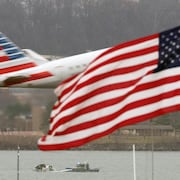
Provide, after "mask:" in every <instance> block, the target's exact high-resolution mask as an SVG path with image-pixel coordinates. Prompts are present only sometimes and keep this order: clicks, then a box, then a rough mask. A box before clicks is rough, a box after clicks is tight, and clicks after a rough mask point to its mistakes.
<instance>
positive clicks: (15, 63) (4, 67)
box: [0, 32, 36, 75]
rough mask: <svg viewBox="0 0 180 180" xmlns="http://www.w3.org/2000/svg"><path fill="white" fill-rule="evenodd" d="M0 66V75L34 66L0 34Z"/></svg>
mask: <svg viewBox="0 0 180 180" xmlns="http://www.w3.org/2000/svg"><path fill="white" fill-rule="evenodd" d="M0 65H1V66H0V75H2V74H7V73H10V72H15V71H19V70H22V69H27V68H31V67H35V66H36V64H35V63H34V62H33V61H32V60H30V58H28V57H27V56H26V55H25V54H24V52H23V51H22V50H21V49H20V48H18V47H17V46H16V45H15V44H14V43H13V42H12V41H11V40H10V39H9V38H7V37H6V36H5V35H4V34H3V33H1V32H0Z"/></svg>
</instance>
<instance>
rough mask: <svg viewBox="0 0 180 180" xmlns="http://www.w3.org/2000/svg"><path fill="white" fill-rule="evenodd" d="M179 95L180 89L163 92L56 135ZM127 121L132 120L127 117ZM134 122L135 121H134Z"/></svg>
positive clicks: (92, 125)
mask: <svg viewBox="0 0 180 180" xmlns="http://www.w3.org/2000/svg"><path fill="white" fill-rule="evenodd" d="M178 95H180V89H178V90H174V91H171V92H167V93H163V94H160V95H157V96H154V97H150V98H147V99H142V100H139V101H136V102H133V103H130V104H127V105H126V106H124V107H123V108H121V109H120V110H119V111H117V112H115V113H113V114H112V115H108V116H106V117H103V118H102V117H101V118H97V119H95V120H93V121H90V122H86V123H82V124H78V125H75V126H72V127H70V128H67V129H66V130H64V131H63V132H57V133H56V134H55V135H64V134H68V133H73V132H76V131H80V130H83V129H88V128H91V127H94V126H96V125H101V124H104V123H107V122H110V121H112V120H114V119H116V118H118V117H120V116H121V114H123V113H124V112H126V111H128V110H131V109H135V108H138V107H141V106H145V105H148V104H153V103H156V102H159V101H161V100H164V99H168V98H171V97H174V96H178ZM134 118H135V117H134ZM126 121H130V120H129V119H127V120H126ZM132 123H134V122H132Z"/></svg>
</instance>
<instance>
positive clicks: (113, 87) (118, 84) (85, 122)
mask: <svg viewBox="0 0 180 180" xmlns="http://www.w3.org/2000/svg"><path fill="white" fill-rule="evenodd" d="M179 49H180V26H178V27H176V28H173V29H170V30H167V31H164V32H161V33H158V34H154V35H150V36H147V37H143V38H140V39H137V40H133V41H130V42H126V43H123V44H120V45H117V46H115V47H113V48H111V49H109V50H107V51H106V52H104V53H102V54H101V55H100V56H98V57H97V58H96V59H95V60H94V61H92V63H90V64H89V66H88V67H87V69H86V70H85V71H84V72H83V73H81V74H79V75H77V76H75V77H72V78H71V79H68V80H66V81H64V82H63V83H62V84H60V85H59V86H58V87H57V88H56V90H55V93H56V95H57V97H58V101H57V102H56V103H55V105H54V107H53V110H52V112H51V120H50V127H49V132H48V135H46V136H44V137H42V138H41V139H39V141H38V146H39V148H40V149H41V150H62V149H68V148H72V147H77V146H80V145H83V144H85V143H87V142H89V141H92V140H95V139H97V138H100V137H102V136H105V135H107V134H109V133H112V132H113V131H114V130H116V129H117V128H120V127H123V126H126V125H130V124H133V123H137V122H141V121H145V120H148V119H150V118H153V117H156V116H159V115H162V114H165V113H168V112H173V111H177V110H180V50H179Z"/></svg>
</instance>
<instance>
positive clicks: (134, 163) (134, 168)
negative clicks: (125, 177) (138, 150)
mask: <svg viewBox="0 0 180 180" xmlns="http://www.w3.org/2000/svg"><path fill="white" fill-rule="evenodd" d="M133 172H134V180H136V155H135V144H133Z"/></svg>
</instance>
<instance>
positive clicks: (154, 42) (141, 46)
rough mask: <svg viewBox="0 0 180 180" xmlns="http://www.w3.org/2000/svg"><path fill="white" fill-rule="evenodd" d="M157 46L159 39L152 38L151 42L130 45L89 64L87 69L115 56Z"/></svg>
mask: <svg viewBox="0 0 180 180" xmlns="http://www.w3.org/2000/svg"><path fill="white" fill-rule="evenodd" d="M158 44H159V38H154V39H152V40H148V41H145V42H142V43H138V44H135V45H131V46H128V47H124V48H120V49H118V50H116V51H113V52H110V53H108V54H106V55H104V56H102V57H100V58H98V60H96V61H94V62H92V63H90V65H89V67H88V69H89V68H92V67H94V66H97V65H98V64H100V63H102V62H104V61H106V60H109V59H111V58H114V57H116V56H119V55H122V54H126V53H131V52H135V51H138V50H143V49H145V48H149V47H153V46H157V45H158Z"/></svg>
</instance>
